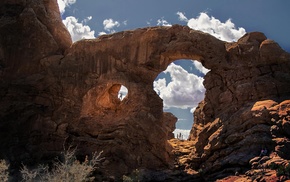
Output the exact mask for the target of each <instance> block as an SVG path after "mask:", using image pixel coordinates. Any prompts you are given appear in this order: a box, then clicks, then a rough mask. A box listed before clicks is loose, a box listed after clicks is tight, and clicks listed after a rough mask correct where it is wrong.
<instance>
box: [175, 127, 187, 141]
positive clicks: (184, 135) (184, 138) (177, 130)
mask: <svg viewBox="0 0 290 182" xmlns="http://www.w3.org/2000/svg"><path fill="white" fill-rule="evenodd" d="M173 133H174V136H175V138H179V136H180V134H181V138H180V139H183V140H187V139H188V137H189V134H190V130H182V129H175V130H174V131H173Z"/></svg>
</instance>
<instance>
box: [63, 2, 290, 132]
mask: <svg viewBox="0 0 290 182" xmlns="http://www.w3.org/2000/svg"><path fill="white" fill-rule="evenodd" d="M58 3H59V7H60V11H61V14H62V19H63V22H64V24H65V25H66V26H67V28H68V30H69V31H70V33H71V35H72V38H73V40H74V41H77V40H80V39H82V38H94V37H98V36H99V35H102V34H109V33H114V32H118V31H123V30H131V29H136V28H140V27H148V26H157V25H165V26H170V25H173V24H180V25H187V26H189V27H191V28H193V29H198V30H201V31H205V32H207V33H210V34H212V35H214V36H216V37H217V38H219V39H221V40H225V41H236V40H237V39H238V38H240V37H241V36H242V35H243V34H244V33H246V32H251V31H261V32H263V33H265V35H266V36H267V37H268V38H269V39H273V40H275V41H276V42H278V43H279V44H280V46H281V47H282V48H283V49H284V50H286V51H287V52H290V35H289V33H290V20H289V18H290V10H289V9H290V1H289V0H278V1H277V0H243V1H241V0H183V1H177V0H147V1H141V0H58ZM180 66H181V67H180ZM205 73H206V70H202V67H201V65H199V64H198V63H196V62H192V61H190V60H187V61H185V62H182V61H179V62H175V64H172V65H170V66H169V67H168V69H167V70H166V71H165V73H161V74H160V75H159V77H158V78H157V79H156V82H154V88H155V90H156V91H157V93H159V94H160V96H161V98H163V100H164V110H166V111H171V112H173V113H174V114H175V115H176V116H178V118H179V122H178V124H177V128H178V129H180V130H179V131H182V130H189V129H191V126H192V113H191V112H190V111H191V110H192V108H194V107H196V104H197V103H198V102H199V101H198V100H202V98H203V95H204V90H203V89H202V88H201V85H200V84H201V83H202V80H203V75H204V74H205ZM177 81H178V83H179V84H177ZM189 83H190V84H189ZM188 85H194V86H190V87H188ZM173 88H174V89H177V91H176V90H175V91H173V92H169V90H172V89H173ZM191 95H194V96H195V97H192V96H191ZM184 98H187V99H184ZM186 100H192V104H188V103H185V102H183V101H186ZM181 108H182V109H181ZM179 131H178V132H179ZM185 135H186V134H185Z"/></svg>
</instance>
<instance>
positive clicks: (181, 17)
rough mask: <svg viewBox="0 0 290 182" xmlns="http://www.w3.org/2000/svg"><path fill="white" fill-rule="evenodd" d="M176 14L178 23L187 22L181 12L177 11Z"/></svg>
mask: <svg viewBox="0 0 290 182" xmlns="http://www.w3.org/2000/svg"><path fill="white" fill-rule="evenodd" d="M176 14H177V15H178V19H179V20H180V21H185V22H188V19H187V18H186V16H185V15H184V14H183V13H182V12H179V11H178V12H177V13H176Z"/></svg>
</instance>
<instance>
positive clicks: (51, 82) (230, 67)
mask: <svg viewBox="0 0 290 182" xmlns="http://www.w3.org/2000/svg"><path fill="white" fill-rule="evenodd" d="M0 15H1V19H0V24H1V26H0V35H1V36H0V76H1V77H0V130H1V134H0V135H1V137H0V141H1V144H2V145H1V148H0V152H1V153H0V157H1V158H7V159H9V160H10V161H11V162H12V163H14V162H15V163H17V162H19V161H23V162H24V163H35V162H36V161H39V160H45V159H47V158H49V157H52V156H54V155H55V154H57V153H58V152H59V151H62V149H63V144H64V143H66V144H67V143H69V144H73V145H77V146H78V151H79V154H80V155H86V154H90V153H91V152H93V151H101V150H103V151H104V153H103V155H104V157H106V160H105V161H104V162H103V165H104V170H103V171H104V172H105V173H106V174H113V175H122V174H125V173H127V172H130V171H131V170H133V169H136V168H140V167H141V168H147V169H164V168H171V167H172V165H173V158H172V156H171V150H172V149H171V146H170V145H169V144H168V142H167V139H168V136H170V133H172V130H173V129H174V127H173V126H172V125H173V123H174V122H176V118H175V117H174V116H173V115H171V114H169V113H163V104H162V100H161V99H160V98H159V96H158V95H157V94H156V93H155V91H154V90H153V81H154V79H155V78H156V77H157V75H158V74H159V73H160V72H162V71H163V70H165V69H166V67H167V66H168V65H169V64H170V63H171V62H173V61H175V60H177V59H193V60H198V61H200V62H201V63H202V64H203V66H204V67H206V68H207V69H210V70H211V71H210V72H209V73H208V74H207V75H206V76H205V81H204V86H205V88H206V95H205V99H204V101H202V102H201V103H200V104H199V107H198V108H197V109H196V111H195V116H194V117H195V121H194V125H193V128H192V130H191V135H190V140H192V141H193V143H196V144H195V145H196V150H194V151H192V153H191V154H190V155H189V156H190V160H189V161H190V165H189V166H191V167H192V168H193V169H199V168H200V167H201V166H207V167H204V171H205V172H209V171H213V172H219V171H222V170H223V169H224V168H226V166H229V167H230V168H235V167H243V166H247V165H248V161H249V160H250V159H251V158H253V157H254V156H256V155H259V154H258V153H259V151H260V148H261V145H263V146H267V147H269V149H271V150H272V151H276V152H277V153H278V154H279V155H281V156H284V158H285V157H286V156H287V152H286V151H287V149H289V129H288V128H289V127H288V125H289V116H288V114H289V112H288V111H285V109H284V110H283V109H282V110H283V112H282V110H281V108H282V106H283V108H284V107H286V108H289V105H288V104H287V103H289V102H288V101H285V102H283V103H281V104H280V105H279V102H281V101H283V100H286V99H289V96H290V75H289V70H290V69H289V68H290V64H289V63H290V56H289V54H288V53H286V52H284V51H283V50H282V49H281V48H280V47H279V45H278V44H277V43H275V42H274V41H271V40H268V39H267V38H266V37H265V35H263V34H262V33H258V32H253V33H249V34H246V35H245V36H244V37H242V38H241V39H240V40H239V41H238V42H235V43H226V42H223V41H220V40H218V39H216V38H214V37H213V36H211V35H209V34H206V33H203V32H200V31H196V30H192V29H190V28H188V27H184V26H178V25H174V26H172V27H151V28H142V29H136V30H133V31H125V32H119V33H115V34H112V35H105V36H101V37H99V38H97V39H94V40H82V41H78V42H76V43H74V44H71V38H70V37H69V33H68V32H67V30H66V29H65V27H64V26H63V24H62V23H61V19H60V15H59V10H58V7H57V4H56V0H54V1H52V0H40V1H35V0H27V1H11V0H9V1H8V0H7V1H1V3H0ZM3 35H5V36H3ZM121 85H124V86H126V87H127V88H128V91H129V92H128V95H127V96H126V97H125V98H124V99H123V100H122V101H121V100H119V99H118V91H119V88H120V86H121ZM263 100H270V101H265V102H264V101H263ZM258 101H262V102H258ZM257 103H262V104H258V105H259V107H258V106H257ZM261 105H265V108H264V107H260V106H261ZM280 111H281V112H282V113H283V114H281V113H280ZM284 111H285V112H286V114H285V112H284ZM272 118H274V119H272ZM168 121H170V124H168ZM275 128H276V129H275ZM277 128H278V129H277ZM274 131H275V132H276V134H273V132H274ZM277 133H278V134H277ZM274 135H275V136H274ZM283 137H284V138H285V140H283V141H281V140H280V141H277V140H274V139H275V138H283ZM287 137H288V138H287ZM285 147H286V148H285ZM287 147H288V148H287ZM249 150H250V151H249ZM288 151H289V150H288ZM288 156H289V155H288Z"/></svg>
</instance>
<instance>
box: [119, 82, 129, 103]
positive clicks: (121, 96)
mask: <svg viewBox="0 0 290 182" xmlns="http://www.w3.org/2000/svg"><path fill="white" fill-rule="evenodd" d="M127 94H128V89H127V87H125V86H124V85H121V88H120V90H119V92H118V97H119V99H120V100H123V99H124V98H125V97H126V96H127Z"/></svg>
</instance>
